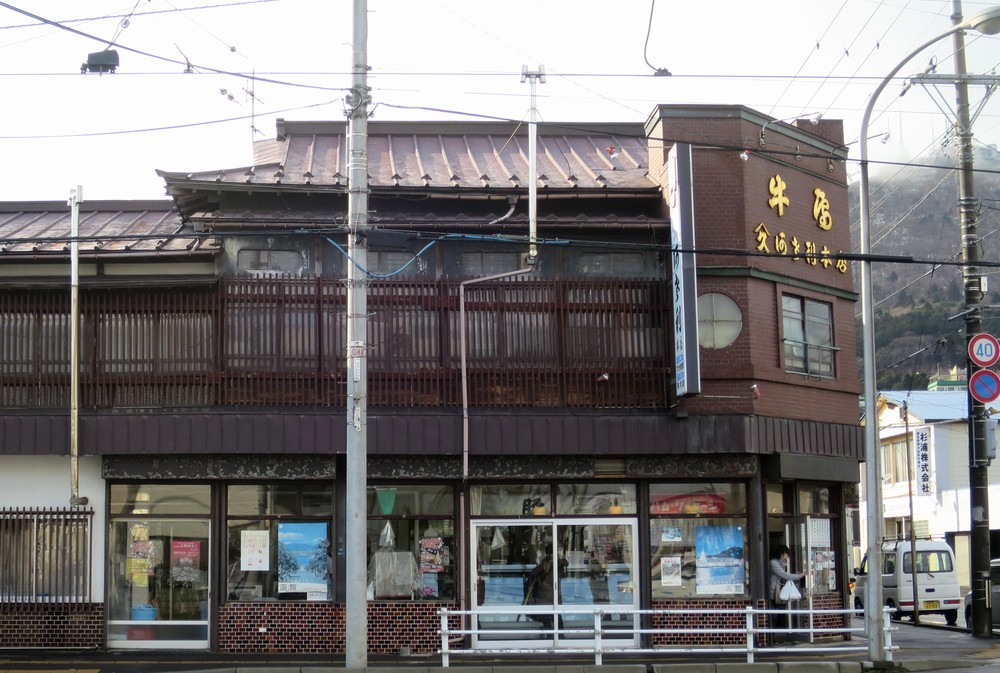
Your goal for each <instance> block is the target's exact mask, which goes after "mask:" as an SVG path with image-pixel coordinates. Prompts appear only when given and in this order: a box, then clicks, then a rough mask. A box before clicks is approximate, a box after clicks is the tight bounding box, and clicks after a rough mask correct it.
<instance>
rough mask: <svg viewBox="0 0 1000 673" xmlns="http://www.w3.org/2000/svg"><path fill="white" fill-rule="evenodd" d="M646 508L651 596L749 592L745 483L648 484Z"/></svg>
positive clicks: (734, 594) (689, 595) (669, 597)
mask: <svg viewBox="0 0 1000 673" xmlns="http://www.w3.org/2000/svg"><path fill="white" fill-rule="evenodd" d="M649 514H650V521H649V527H650V551H651V554H650V565H651V573H650V586H651V588H652V597H653V600H666V599H673V598H698V597H716V596H743V595H746V594H747V592H748V590H749V581H750V580H749V572H748V567H747V550H748V544H749V542H748V535H747V517H746V487H745V486H744V485H743V484H736V483H723V484H717V483H716V484H708V483H674V484H651V485H650V489H649Z"/></svg>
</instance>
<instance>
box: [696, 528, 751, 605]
mask: <svg viewBox="0 0 1000 673" xmlns="http://www.w3.org/2000/svg"><path fill="white" fill-rule="evenodd" d="M694 540H695V542H694V544H695V556H696V557H697V566H696V567H697V570H696V573H695V587H696V589H697V592H698V593H699V594H742V593H743V592H744V586H745V585H746V566H745V565H744V563H743V526H696V527H695V529H694Z"/></svg>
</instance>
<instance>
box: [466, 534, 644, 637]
mask: <svg viewBox="0 0 1000 673" xmlns="http://www.w3.org/2000/svg"><path fill="white" fill-rule="evenodd" d="M637 532H638V529H637V522H636V521H635V520H634V519H621V518H615V519H552V518H542V517H539V518H537V519H532V520H530V521H526V520H524V519H512V520H478V521H474V522H472V535H471V537H470V539H471V540H472V544H473V548H472V550H471V559H472V564H471V568H472V569H473V572H474V575H473V577H472V586H473V587H476V600H475V607H476V609H477V610H479V611H480V614H478V615H475V618H474V619H473V624H472V627H471V628H472V629H473V631H474V634H473V639H472V640H473V646H474V647H484V648H485V647H489V648H496V647H505V646H510V647H515V646H516V647H531V646H533V645H535V646H538V647H552V646H553V645H555V646H559V645H563V646H567V647H569V646H574V645H579V644H580V642H581V640H590V641H592V640H593V628H594V612H595V611H596V610H601V611H602V612H603V615H602V622H603V629H604V634H603V636H602V640H603V642H604V644H605V645H606V646H610V647H622V648H627V647H635V646H637V645H638V643H639V638H638V636H637V635H635V634H634V633H632V627H633V620H634V619H636V617H635V616H634V615H631V614H624V613H616V612H613V610H614V609H615V608H616V607H618V606H620V607H621V608H622V609H633V608H638V607H639V595H640V592H639V587H638V574H637V572H636V568H635V565H634V564H635V559H636V557H637V555H636V545H637V543H638V538H637ZM549 554H551V559H552V561H551V563H546V561H545V559H546V557H547V556H548V555H549ZM480 631H489V632H490V633H482V632H480ZM580 631H589V632H583V633H581V632H580Z"/></svg>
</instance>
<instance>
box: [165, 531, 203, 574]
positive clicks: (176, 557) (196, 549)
mask: <svg viewBox="0 0 1000 673" xmlns="http://www.w3.org/2000/svg"><path fill="white" fill-rule="evenodd" d="M200 565H201V540H173V541H171V543H170V579H171V580H173V581H174V582H197V581H198V580H199V578H200V572H201V571H200V569H199V566H200Z"/></svg>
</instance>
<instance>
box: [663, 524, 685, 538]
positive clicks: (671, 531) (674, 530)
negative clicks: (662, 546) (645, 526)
mask: <svg viewBox="0 0 1000 673" xmlns="http://www.w3.org/2000/svg"><path fill="white" fill-rule="evenodd" d="M683 541H684V536H683V534H681V528H680V526H664V527H663V530H662V531H661V533H660V542H683Z"/></svg>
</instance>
